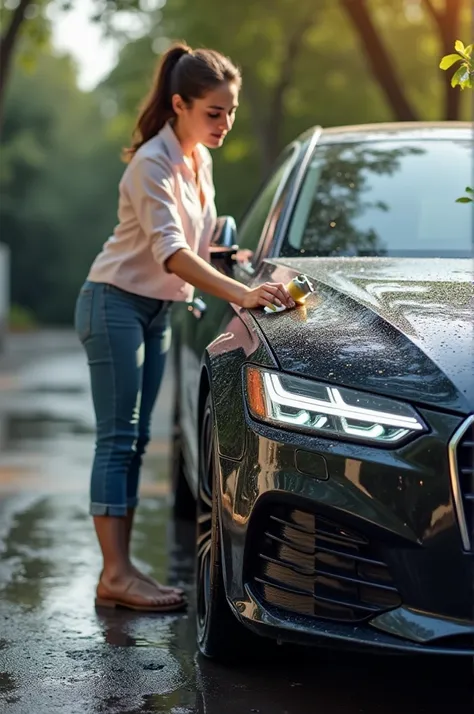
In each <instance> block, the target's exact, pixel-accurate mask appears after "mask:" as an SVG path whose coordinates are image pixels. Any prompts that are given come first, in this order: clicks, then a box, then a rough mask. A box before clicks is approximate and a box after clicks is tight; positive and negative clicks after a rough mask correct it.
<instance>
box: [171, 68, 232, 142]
mask: <svg viewBox="0 0 474 714" xmlns="http://www.w3.org/2000/svg"><path fill="white" fill-rule="evenodd" d="M173 99H174V101H173V104H174V108H175V111H176V113H177V115H178V122H179V129H180V133H181V134H182V135H183V136H185V137H186V140H187V141H189V142H192V143H193V144H204V146H207V147H208V148H209V149H217V148H219V147H220V146H222V144H223V142H224V139H225V137H226V136H227V134H228V133H229V131H230V130H231V129H232V126H233V124H234V120H235V112H236V110H237V107H238V103H239V102H238V100H239V86H238V85H237V84H236V83H234V82H232V83H229V82H223V83H222V84H221V85H219V86H218V87H216V89H213V90H212V91H210V92H208V94H206V96H205V97H203V98H202V99H194V100H193V102H192V104H191V106H187V105H184V104H183V103H182V101H181V102H179V101H177V98H176V95H175V97H174V98H173ZM180 105H181V106H180Z"/></svg>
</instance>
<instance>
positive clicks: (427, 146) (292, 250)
mask: <svg viewBox="0 0 474 714" xmlns="http://www.w3.org/2000/svg"><path fill="white" fill-rule="evenodd" d="M472 176H473V161H472V143H471V142H470V141H468V140H467V139H462V140H461V139H449V140H447V139H446V140H445V139H440V140H434V139H433V140H431V139H429V140H421V141H420V140H418V141H400V140H399V141H373V142H363V143H362V142H361V143H354V144H347V143H345V144H325V145H324V144H323V145H321V146H319V147H318V148H317V150H316V152H315V154H314V157H313V161H312V163H311V164H310V167H309V169H308V172H307V175H306V178H305V180H304V182H303V185H302V188H301V191H300V194H299V197H298V200H297V203H296V206H295V209H294V212H293V216H292V220H291V223H290V227H289V230H288V232H287V235H286V236H285V240H284V242H283V245H282V247H281V251H280V253H281V255H284V256H301V255H305V256H308V257H310V256H401V257H403V256H407V257H470V256H471V255H472V243H473V210H472V208H473V206H474V204H473V203H468V202H466V203H459V202H457V199H459V198H462V197H465V198H467V197H469V196H472V194H469V193H466V187H469V186H472Z"/></svg>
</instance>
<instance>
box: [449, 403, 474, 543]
mask: <svg viewBox="0 0 474 714" xmlns="http://www.w3.org/2000/svg"><path fill="white" fill-rule="evenodd" d="M449 462H450V470H451V485H452V489H453V497H454V504H455V508H456V514H457V519H458V524H459V530H460V533H461V540H462V544H463V548H464V550H467V551H471V552H472V550H473V547H474V543H473V541H474V537H473V534H474V416H470V417H469V418H468V419H466V421H465V422H464V424H462V425H461V426H460V428H459V429H458V430H457V431H456V433H455V434H454V436H453V438H452V440H451V443H450V445H449Z"/></svg>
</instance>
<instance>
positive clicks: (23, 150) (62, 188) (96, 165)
mask: <svg viewBox="0 0 474 714" xmlns="http://www.w3.org/2000/svg"><path fill="white" fill-rule="evenodd" d="M105 128H106V125H105V121H104V118H103V116H102V115H101V107H100V103H99V102H98V100H97V97H96V96H95V95H94V94H85V93H83V92H81V91H79V89H78V88H77V86H76V76H75V70H74V66H73V64H72V62H71V61H70V60H69V59H67V58H64V57H63V58H59V57H53V56H51V55H48V54H47V53H41V54H40V55H39V56H38V58H37V64H36V71H35V73H34V74H33V75H32V74H24V73H22V72H18V73H15V74H14V75H13V78H12V83H11V87H10V91H9V93H8V100H7V102H6V105H5V118H4V131H3V134H2V143H1V145H0V150H1V156H2V161H1V163H0V190H1V193H2V197H3V198H2V201H1V204H0V225H1V236H2V241H3V242H5V243H7V244H8V245H9V247H10V251H11V288H12V296H11V297H12V302H13V303H15V304H18V305H21V306H22V307H25V308H28V309H30V310H31V311H33V312H34V313H35V315H36V317H37V318H38V319H39V320H40V321H41V322H44V323H46V324H48V323H49V324H52V323H64V324H70V323H71V319H72V314H73V309H74V300H75V297H76V295H77V291H78V288H79V286H80V283H81V282H82V281H83V280H84V278H85V276H86V275H87V271H88V269H89V266H90V262H91V260H92V259H93V257H94V256H95V255H96V253H97V252H98V250H100V247H101V245H102V244H103V243H104V242H105V240H106V239H107V237H108V235H109V234H110V233H111V231H112V228H113V224H114V222H115V221H116V210H117V183H118V179H119V177H120V173H121V171H122V167H121V164H120V160H119V151H120V145H119V144H117V143H116V142H115V141H109V140H108V138H107V135H106V131H105Z"/></svg>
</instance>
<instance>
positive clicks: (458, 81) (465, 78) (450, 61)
mask: <svg viewBox="0 0 474 714" xmlns="http://www.w3.org/2000/svg"><path fill="white" fill-rule="evenodd" d="M473 48H474V44H471V45H468V46H467V47H465V46H464V43H463V42H461V40H456V42H455V45H454V49H455V50H456V53H457V54H451V55H445V56H444V57H443V58H442V59H441V62H440V63H439V66H440V68H441V69H444V70H447V69H450V67H452V66H453V65H454V64H456V63H457V62H461V66H460V67H459V68H458V69H457V70H456V72H455V73H454V74H453V76H452V79H451V86H452V87H457V86H459V87H461V89H472V79H473V77H474V62H473V59H472V50H473ZM465 191H466V193H471V194H474V190H473V189H472V188H471V187H470V186H466V189H465ZM456 203H474V199H473V198H471V196H460V198H457V199H456Z"/></svg>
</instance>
